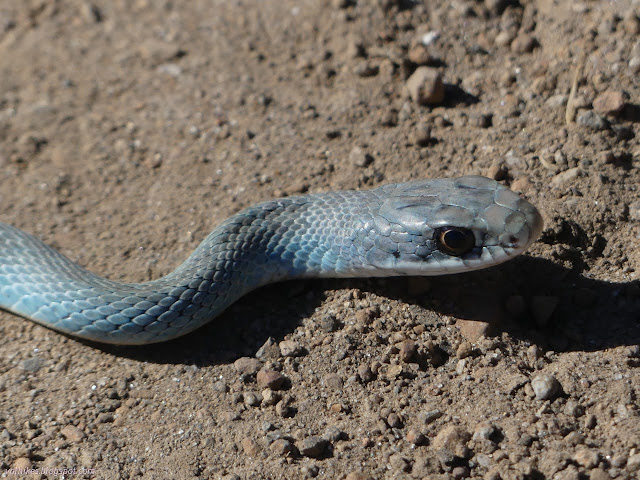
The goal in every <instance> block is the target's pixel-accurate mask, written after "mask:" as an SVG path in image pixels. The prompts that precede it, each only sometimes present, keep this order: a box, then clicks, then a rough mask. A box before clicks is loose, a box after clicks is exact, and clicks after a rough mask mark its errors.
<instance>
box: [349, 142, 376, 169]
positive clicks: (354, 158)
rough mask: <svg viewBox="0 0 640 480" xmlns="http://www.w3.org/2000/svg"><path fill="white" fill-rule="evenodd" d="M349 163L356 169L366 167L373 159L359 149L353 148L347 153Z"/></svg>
mask: <svg viewBox="0 0 640 480" xmlns="http://www.w3.org/2000/svg"><path fill="white" fill-rule="evenodd" d="M349 161H350V162H351V163H352V164H354V165H355V166H356V167H361V168H364V167H367V166H369V165H370V164H371V163H372V162H373V157H372V156H371V155H369V154H368V153H367V152H365V151H364V150H363V149H362V148H360V147H353V149H351V153H349Z"/></svg>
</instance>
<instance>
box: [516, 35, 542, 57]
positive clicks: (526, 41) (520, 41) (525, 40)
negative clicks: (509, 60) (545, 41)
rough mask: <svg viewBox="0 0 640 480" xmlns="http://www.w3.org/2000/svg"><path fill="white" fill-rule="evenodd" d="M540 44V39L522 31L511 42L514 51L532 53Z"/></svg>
mask: <svg viewBox="0 0 640 480" xmlns="http://www.w3.org/2000/svg"><path fill="white" fill-rule="evenodd" d="M537 46H538V40H536V38H535V37H532V36H531V35H529V34H527V33H521V34H519V35H518V36H517V37H516V38H514V39H513V41H512V42H511V51H512V52H513V53H518V54H521V53H530V52H532V51H533V49H534V48H536V47H537Z"/></svg>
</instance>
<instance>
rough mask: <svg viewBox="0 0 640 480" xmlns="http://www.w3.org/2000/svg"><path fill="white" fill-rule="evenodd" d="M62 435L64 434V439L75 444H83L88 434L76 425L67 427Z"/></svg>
mask: <svg viewBox="0 0 640 480" xmlns="http://www.w3.org/2000/svg"><path fill="white" fill-rule="evenodd" d="M60 433H62V435H63V436H64V438H66V439H67V440H69V441H70V442H73V443H78V442H81V441H82V440H83V439H84V438H85V437H86V434H85V433H84V432H83V431H82V430H80V429H79V428H78V427H76V426H74V425H67V426H66V427H64V428H63V429H62V431H61V432H60Z"/></svg>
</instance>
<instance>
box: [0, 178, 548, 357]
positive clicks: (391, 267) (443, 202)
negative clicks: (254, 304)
mask: <svg viewBox="0 0 640 480" xmlns="http://www.w3.org/2000/svg"><path fill="white" fill-rule="evenodd" d="M542 228H543V220H542V217H541V215H540V213H539V211H538V210H537V209H536V208H535V207H534V206H533V205H532V204H531V203H529V202H528V201H527V200H525V199H524V198H522V197H521V196H520V195H518V194H517V193H515V192H513V191H512V190H510V189H509V188H507V187H506V186H504V185H502V184H500V183H499V182H497V181H495V180H492V179H490V178H486V177H481V176H463V177H458V178H438V179H426V180H414V181H409V182H406V183H396V184H387V185H382V186H379V187H377V188H373V189H369V190H345V191H333V192H327V193H310V194H306V195H299V196H290V197H285V198H280V199H276V200H270V201H265V202H262V203H258V204H256V205H254V206H251V207H248V208H246V209H244V210H242V211H240V212H238V213H236V214H235V215H233V216H231V217H230V218H228V219H227V220H225V221H224V222H223V223H222V224H220V225H219V226H218V227H217V228H215V229H214V230H213V231H212V232H211V233H210V234H209V235H208V236H207V237H206V238H205V239H204V240H203V241H202V242H201V243H200V244H199V246H198V247H196V249H195V250H194V251H193V253H191V255H190V256H189V257H188V258H187V259H186V260H185V261H184V262H183V263H182V264H181V265H179V266H178V267H177V268H176V269H175V270H173V271H172V272H171V273H169V274H167V275H165V276H164V277H162V278H159V279H156V280H151V281H147V282H143V283H127V282H117V281H111V280H108V279H106V278H103V277H101V276H98V275H96V274H94V273H91V272H90V271H88V270H86V269H85V268H83V267H82V266H80V265H78V264H76V263H75V262H73V261H72V260H70V259H69V258H67V257H65V256H64V255H62V254H61V253H59V252H58V251H57V250H55V249H53V248H52V247H49V246H48V245H46V244H45V243H43V242H42V241H41V240H39V239H38V238H36V237H34V236H32V235H30V234H28V233H25V232H23V231H21V230H19V229H17V228H15V227H13V226H11V225H8V224H5V223H1V222H0V308H2V309H4V310H7V311H9V312H12V313H14V314H17V315H19V316H22V317H24V318H26V319H29V320H32V321H34V322H36V323H38V324H41V325H43V326H45V327H48V328H50V329H53V330H56V331H58V332H61V333H63V334H66V335H68V336H71V337H77V338H79V339H84V340H88V341H92V342H100V343H109V344H118V345H142V344H149V343H157V342H163V341H167V340H171V339H174V338H176V337H179V336H181V335H185V334H187V333H189V332H192V331H194V330H195V329H197V328H199V327H201V326H202V325H204V324H205V323H207V322H209V321H211V320H212V319H214V318H216V317H217V316H219V315H220V314H221V313H222V312H223V311H224V310H225V309H227V308H228V307H229V306H230V305H232V304H233V303H234V302H236V301H238V300H239V299H240V298H241V297H243V296H244V295H246V294H247V293H248V292H250V291H252V290H254V289H256V288H258V287H261V286H263V285H266V284H269V283H273V282H279V281H283V280H292V279H306V278H315V277H320V278H348V277H394V276H433V275H446V274H454V273H460V272H467V271H472V270H478V269H482V268H486V267H490V266H493V265H497V264H500V263H502V262H505V261H507V260H509V259H511V258H513V257H515V256H517V255H519V254H520V253H522V252H523V251H524V250H526V249H527V248H528V247H529V246H530V245H531V244H532V243H533V242H534V241H535V240H536V239H537V237H538V236H539V235H540V233H541V231H542Z"/></svg>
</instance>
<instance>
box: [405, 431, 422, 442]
mask: <svg viewBox="0 0 640 480" xmlns="http://www.w3.org/2000/svg"><path fill="white" fill-rule="evenodd" d="M405 439H406V440H407V442H409V443H412V444H414V445H422V444H423V443H424V442H425V441H426V437H425V436H424V434H422V433H421V432H420V431H418V430H416V429H415V428H412V429H410V430H409V431H408V432H407V435H406V436H405Z"/></svg>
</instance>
